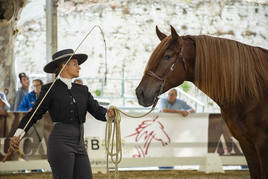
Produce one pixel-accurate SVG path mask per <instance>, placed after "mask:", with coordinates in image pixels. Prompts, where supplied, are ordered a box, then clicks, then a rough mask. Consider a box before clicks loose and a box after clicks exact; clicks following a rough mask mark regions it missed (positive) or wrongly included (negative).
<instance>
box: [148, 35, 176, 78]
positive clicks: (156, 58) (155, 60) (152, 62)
mask: <svg viewBox="0 0 268 179" xmlns="http://www.w3.org/2000/svg"><path fill="white" fill-rule="evenodd" d="M171 39H172V37H171V35H169V36H167V37H165V38H164V39H163V40H162V41H161V42H160V43H159V44H158V46H157V47H156V48H155V49H154V51H153V53H152V55H151V57H150V59H149V61H148V63H147V65H146V67H145V71H144V74H146V73H147V72H148V71H149V70H153V69H154V68H156V67H157V65H158V64H159V62H160V60H161V57H162V56H163V54H164V52H165V51H166V49H167V48H168V47H169V45H170V41H171Z"/></svg>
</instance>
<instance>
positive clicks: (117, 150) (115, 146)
mask: <svg viewBox="0 0 268 179" xmlns="http://www.w3.org/2000/svg"><path fill="white" fill-rule="evenodd" d="M155 105H156V103H155V104H154V105H153V107H152V109H151V110H150V111H149V112H147V113H145V114H143V115H140V116H133V115H129V114H126V113H125V112H123V111H121V110H120V109H118V108H117V107H115V106H111V107H110V109H113V110H114V112H115V117H114V118H110V117H109V116H108V115H107V116H106V120H107V122H106V128H105V150H106V171H107V176H108V178H109V179H110V178H111V175H110V172H109V158H110V159H111V161H112V162H113V164H114V168H115V173H114V178H115V179H119V172H118V164H119V163H120V162H121V160H122V145H121V129H120V122H121V116H120V113H122V114H124V115H125V116H127V117H131V118H142V117H144V116H146V115H148V114H149V113H150V112H152V111H153V110H154V108H155Z"/></svg>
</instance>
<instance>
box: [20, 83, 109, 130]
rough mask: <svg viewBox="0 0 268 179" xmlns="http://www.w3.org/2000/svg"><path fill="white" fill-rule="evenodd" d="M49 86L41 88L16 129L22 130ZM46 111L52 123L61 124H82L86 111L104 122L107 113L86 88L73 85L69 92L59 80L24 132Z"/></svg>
mask: <svg viewBox="0 0 268 179" xmlns="http://www.w3.org/2000/svg"><path fill="white" fill-rule="evenodd" d="M50 85H51V83H49V84H46V85H44V86H43V87H42V90H41V93H40V96H39V98H38V99H37V101H36V103H35V105H34V106H33V109H32V110H31V111H30V112H29V113H27V114H26V115H25V116H24V117H23V118H22V120H21V122H20V124H19V126H18V128H21V129H23V128H24V127H25V125H26V123H27V122H28V120H29V118H30V117H31V115H32V114H33V112H34V111H35V109H36V107H37V106H38V104H39V103H40V101H41V100H42V98H43V96H44V95H45V93H46V91H47V90H48V89H49V87H50ZM73 98H74V99H73ZM47 110H48V111H49V114H50V116H51V119H52V121H53V122H63V123H73V122H79V123H83V122H85V119H86V113H87V111H88V112H89V113H90V114H91V115H93V116H94V117H95V118H96V119H98V120H101V121H106V118H105V114H106V112H107V110H106V109H105V108H103V107H102V106H100V105H99V104H98V102H97V101H96V100H94V98H93V96H92V95H91V94H90V92H89V91H88V87H87V86H84V85H79V84H74V83H73V84H72V88H71V90H69V89H68V88H67V85H66V84H65V83H63V82H62V81H61V80H59V79H58V80H56V82H55V84H54V85H53V87H52V88H51V90H50V91H49V93H48V95H47V96H46V98H45V99H44V101H43V102H42V104H41V105H40V107H39V109H38V110H37V112H36V113H35V115H34V116H33V118H32V120H31V121H30V122H29V124H28V125H27V127H26V129H25V131H26V132H27V131H28V130H29V128H30V127H31V126H32V125H33V123H35V122H36V121H37V120H39V119H41V118H42V116H43V114H44V113H45V112H46V111H47Z"/></svg>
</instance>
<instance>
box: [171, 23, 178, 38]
mask: <svg viewBox="0 0 268 179" xmlns="http://www.w3.org/2000/svg"><path fill="white" fill-rule="evenodd" d="M170 28H171V35H172V39H178V38H179V35H178V34H177V32H176V30H175V29H174V27H173V26H172V25H170Z"/></svg>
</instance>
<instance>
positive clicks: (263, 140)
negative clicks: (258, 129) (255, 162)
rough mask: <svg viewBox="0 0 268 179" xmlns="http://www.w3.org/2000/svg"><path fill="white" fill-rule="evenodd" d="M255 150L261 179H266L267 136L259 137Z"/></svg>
mask: <svg viewBox="0 0 268 179" xmlns="http://www.w3.org/2000/svg"><path fill="white" fill-rule="evenodd" d="M256 150H257V154H258V159H259V162H260V168H261V178H260V179H267V178H268V154H267V151H268V136H265V135H262V136H259V137H258V139H257V142H256Z"/></svg>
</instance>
